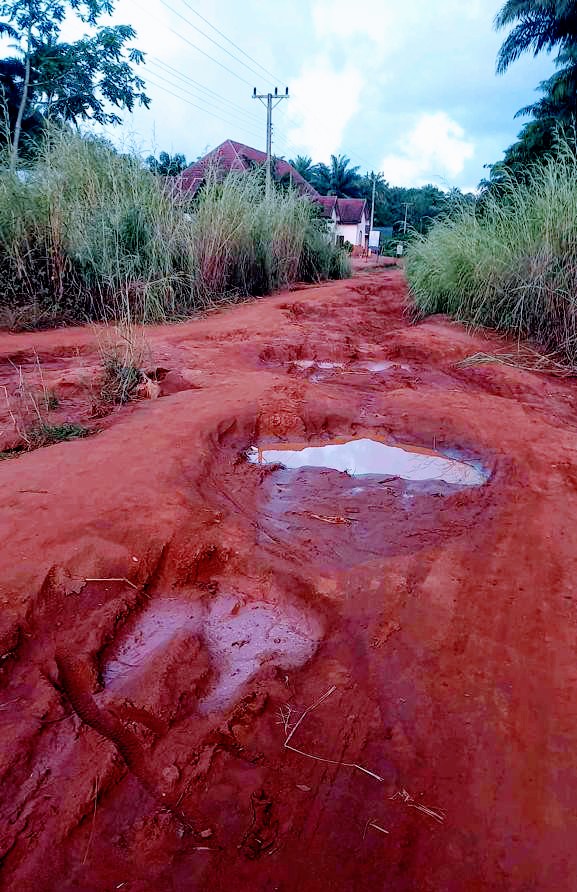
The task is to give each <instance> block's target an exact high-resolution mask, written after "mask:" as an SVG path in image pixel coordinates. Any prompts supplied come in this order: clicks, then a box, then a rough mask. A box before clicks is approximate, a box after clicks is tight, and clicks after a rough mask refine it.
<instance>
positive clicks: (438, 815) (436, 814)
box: [390, 788, 445, 824]
mask: <svg viewBox="0 0 577 892" xmlns="http://www.w3.org/2000/svg"><path fill="white" fill-rule="evenodd" d="M390 798H391V799H402V801H403V802H404V803H405V805H407V806H408V807H409V808H416V809H417V811H422V812H423V814H424V815H428V816H429V817H430V818H433V819H434V820H435V821H438V822H439V824H442V823H443V822H444V820H445V813H444V812H443V811H435V810H434V809H432V808H427V806H426V805H421V804H420V803H419V802H415V800H414V799H413V797H412V796H411V794H410V793H408V792H407V790H405V789H404V788H403V789H402V790H399V791H398V792H397V793H395V794H394V795H393V796H391V797H390Z"/></svg>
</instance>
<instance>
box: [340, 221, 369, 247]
mask: <svg viewBox="0 0 577 892" xmlns="http://www.w3.org/2000/svg"><path fill="white" fill-rule="evenodd" d="M337 235H342V237H343V238H344V240H345V242H350V243H351V245H362V244H363V237H362V236H363V226H362V225H361V224H360V223H346V224H345V223H337Z"/></svg>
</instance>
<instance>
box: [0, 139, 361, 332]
mask: <svg viewBox="0 0 577 892" xmlns="http://www.w3.org/2000/svg"><path fill="white" fill-rule="evenodd" d="M345 274H347V269H346V266H345V267H343V266H342V261H341V256H340V252H339V251H337V249H335V248H334V247H333V246H331V245H330V244H329V243H328V241H327V239H326V236H325V234H324V232H323V224H322V221H320V220H318V219H317V218H316V214H315V211H314V208H313V207H312V205H311V204H310V202H309V201H308V200H306V199H304V198H301V197H299V196H298V195H297V194H296V193H295V192H289V193H286V192H283V191H281V190H278V191H275V192H274V194H273V196H272V197H271V198H270V199H269V200H268V201H267V200H266V199H265V197H264V188H263V182H262V172H261V171H259V170H256V171H254V172H250V173H248V174H244V175H242V176H241V175H231V176H229V177H227V179H226V180H225V181H224V182H219V181H218V179H217V177H216V176H211V177H209V180H208V183H207V184H206V186H205V187H204V189H203V191H202V194H201V195H200V196H199V197H198V198H197V199H195V200H194V201H190V200H188V199H187V198H186V196H175V194H174V193H173V191H172V190H170V189H168V188H167V186H166V184H165V182H164V181H163V180H162V179H161V178H159V177H155V176H154V175H152V174H151V173H150V172H149V171H147V170H145V169H143V167H142V164H141V162H140V160H139V159H138V158H137V157H136V156H130V155H128V156H127V155H119V154H117V153H116V152H115V151H114V150H112V149H111V147H110V146H109V145H107V144H106V143H105V142H104V141H101V140H97V139H89V138H83V137H80V136H78V135H72V134H70V133H62V132H56V133H51V134H50V135H49V136H48V137H47V138H46V140H45V142H44V144H43V146H42V149H41V151H40V152H39V153H38V155H37V157H36V160H35V161H34V163H33V164H32V165H31V166H30V168H29V169H28V170H27V171H25V172H24V173H22V171H21V172H20V173H19V174H16V173H14V172H12V171H11V170H10V169H9V168H8V167H6V166H3V167H0V277H1V281H2V285H3V288H2V294H0V324H3V325H5V326H6V325H8V326H11V327H15V328H16V327H18V328H25V327H34V326H36V325H38V324H58V323H67V322H71V321H76V320H77V321H84V320H87V319H101V318H122V319H123V320H126V319H131V320H133V321H134V320H138V321H144V322H148V321H161V320H165V319H174V318H181V317H184V316H186V315H189V314H190V313H192V312H194V311H196V310H198V309H200V308H202V307H204V306H206V305H207V304H209V303H213V302H215V301H223V300H233V299H238V298H239V297H244V296H246V295H249V294H264V293H268V292H270V291H272V290H274V289H277V288H281V287H285V286H288V285H290V284H291V282H294V281H296V280H297V279H299V278H306V279H309V280H312V279H322V278H327V277H332V276H336V275H345Z"/></svg>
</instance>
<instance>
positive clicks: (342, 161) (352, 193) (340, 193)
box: [314, 155, 362, 198]
mask: <svg viewBox="0 0 577 892" xmlns="http://www.w3.org/2000/svg"><path fill="white" fill-rule="evenodd" d="M350 163H351V160H350V158H347V156H346V155H338V156H337V155H331V163H330V166H327V165H326V164H318V165H317V170H316V177H315V183H314V185H315V186H316V188H317V189H318V191H319V192H321V193H324V194H325V195H336V196H337V198H356V197H358V196H359V195H360V193H361V188H362V182H361V177H360V176H359V167H358V166H357V167H350V166H349V165H350Z"/></svg>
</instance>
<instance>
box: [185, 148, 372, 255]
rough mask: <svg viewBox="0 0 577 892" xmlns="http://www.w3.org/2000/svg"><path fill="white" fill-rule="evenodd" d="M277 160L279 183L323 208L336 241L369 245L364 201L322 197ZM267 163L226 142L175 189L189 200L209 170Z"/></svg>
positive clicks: (192, 167) (255, 153) (262, 156)
mask: <svg viewBox="0 0 577 892" xmlns="http://www.w3.org/2000/svg"><path fill="white" fill-rule="evenodd" d="M273 161H274V177H275V179H276V180H280V181H282V182H287V183H291V184H292V185H293V186H294V187H295V188H296V189H298V191H299V192H300V193H301V194H302V195H306V196H307V197H308V198H310V199H311V201H314V202H315V203H316V204H318V205H320V207H321V211H322V216H323V218H324V219H325V220H327V222H328V227H329V231H330V233H331V236H332V239H333V241H334V242H341V244H343V243H344V242H350V243H351V245H353V246H354V247H359V246H361V247H364V246H365V245H366V244H367V233H368V223H369V219H368V211H367V202H366V201H365V199H364V198H337V197H336V196H334V195H320V194H319V193H318V192H317V191H316V189H315V188H314V187H313V186H311V184H310V183H309V182H307V180H305V178H304V177H303V176H301V174H300V173H299V172H298V170H295V168H294V167H293V166H292V165H291V164H289V163H288V161H284V160H283V159H280V158H275V159H273ZM265 163H266V152H261V151H260V150H259V149H253V148H252V147H251V146H245V145H244V143H241V142H235V141H234V140H232V139H227V140H226V141H225V142H223V143H221V144H220V145H219V146H217V147H216V149H213V150H212V152H209V153H208V154H207V155H205V156H204V157H203V158H199V160H198V161H195V163H194V164H191V165H190V167H187V168H186V170H184V171H183V172H182V173H181V174H180V176H178V177H176V179H175V181H174V186H175V187H176V189H177V190H178V191H179V192H180V193H181V194H182V195H186V196H187V197H193V196H194V195H196V193H197V192H198V190H199V189H200V187H201V186H202V184H203V183H204V182H205V180H206V176H207V173H208V172H209V171H216V173H217V175H218V176H222V178H223V179H224V177H225V176H226V175H227V174H229V173H231V172H232V171H240V172H242V171H249V170H252V169H253V168H254V167H255V166H260V165H263V164H265Z"/></svg>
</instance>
